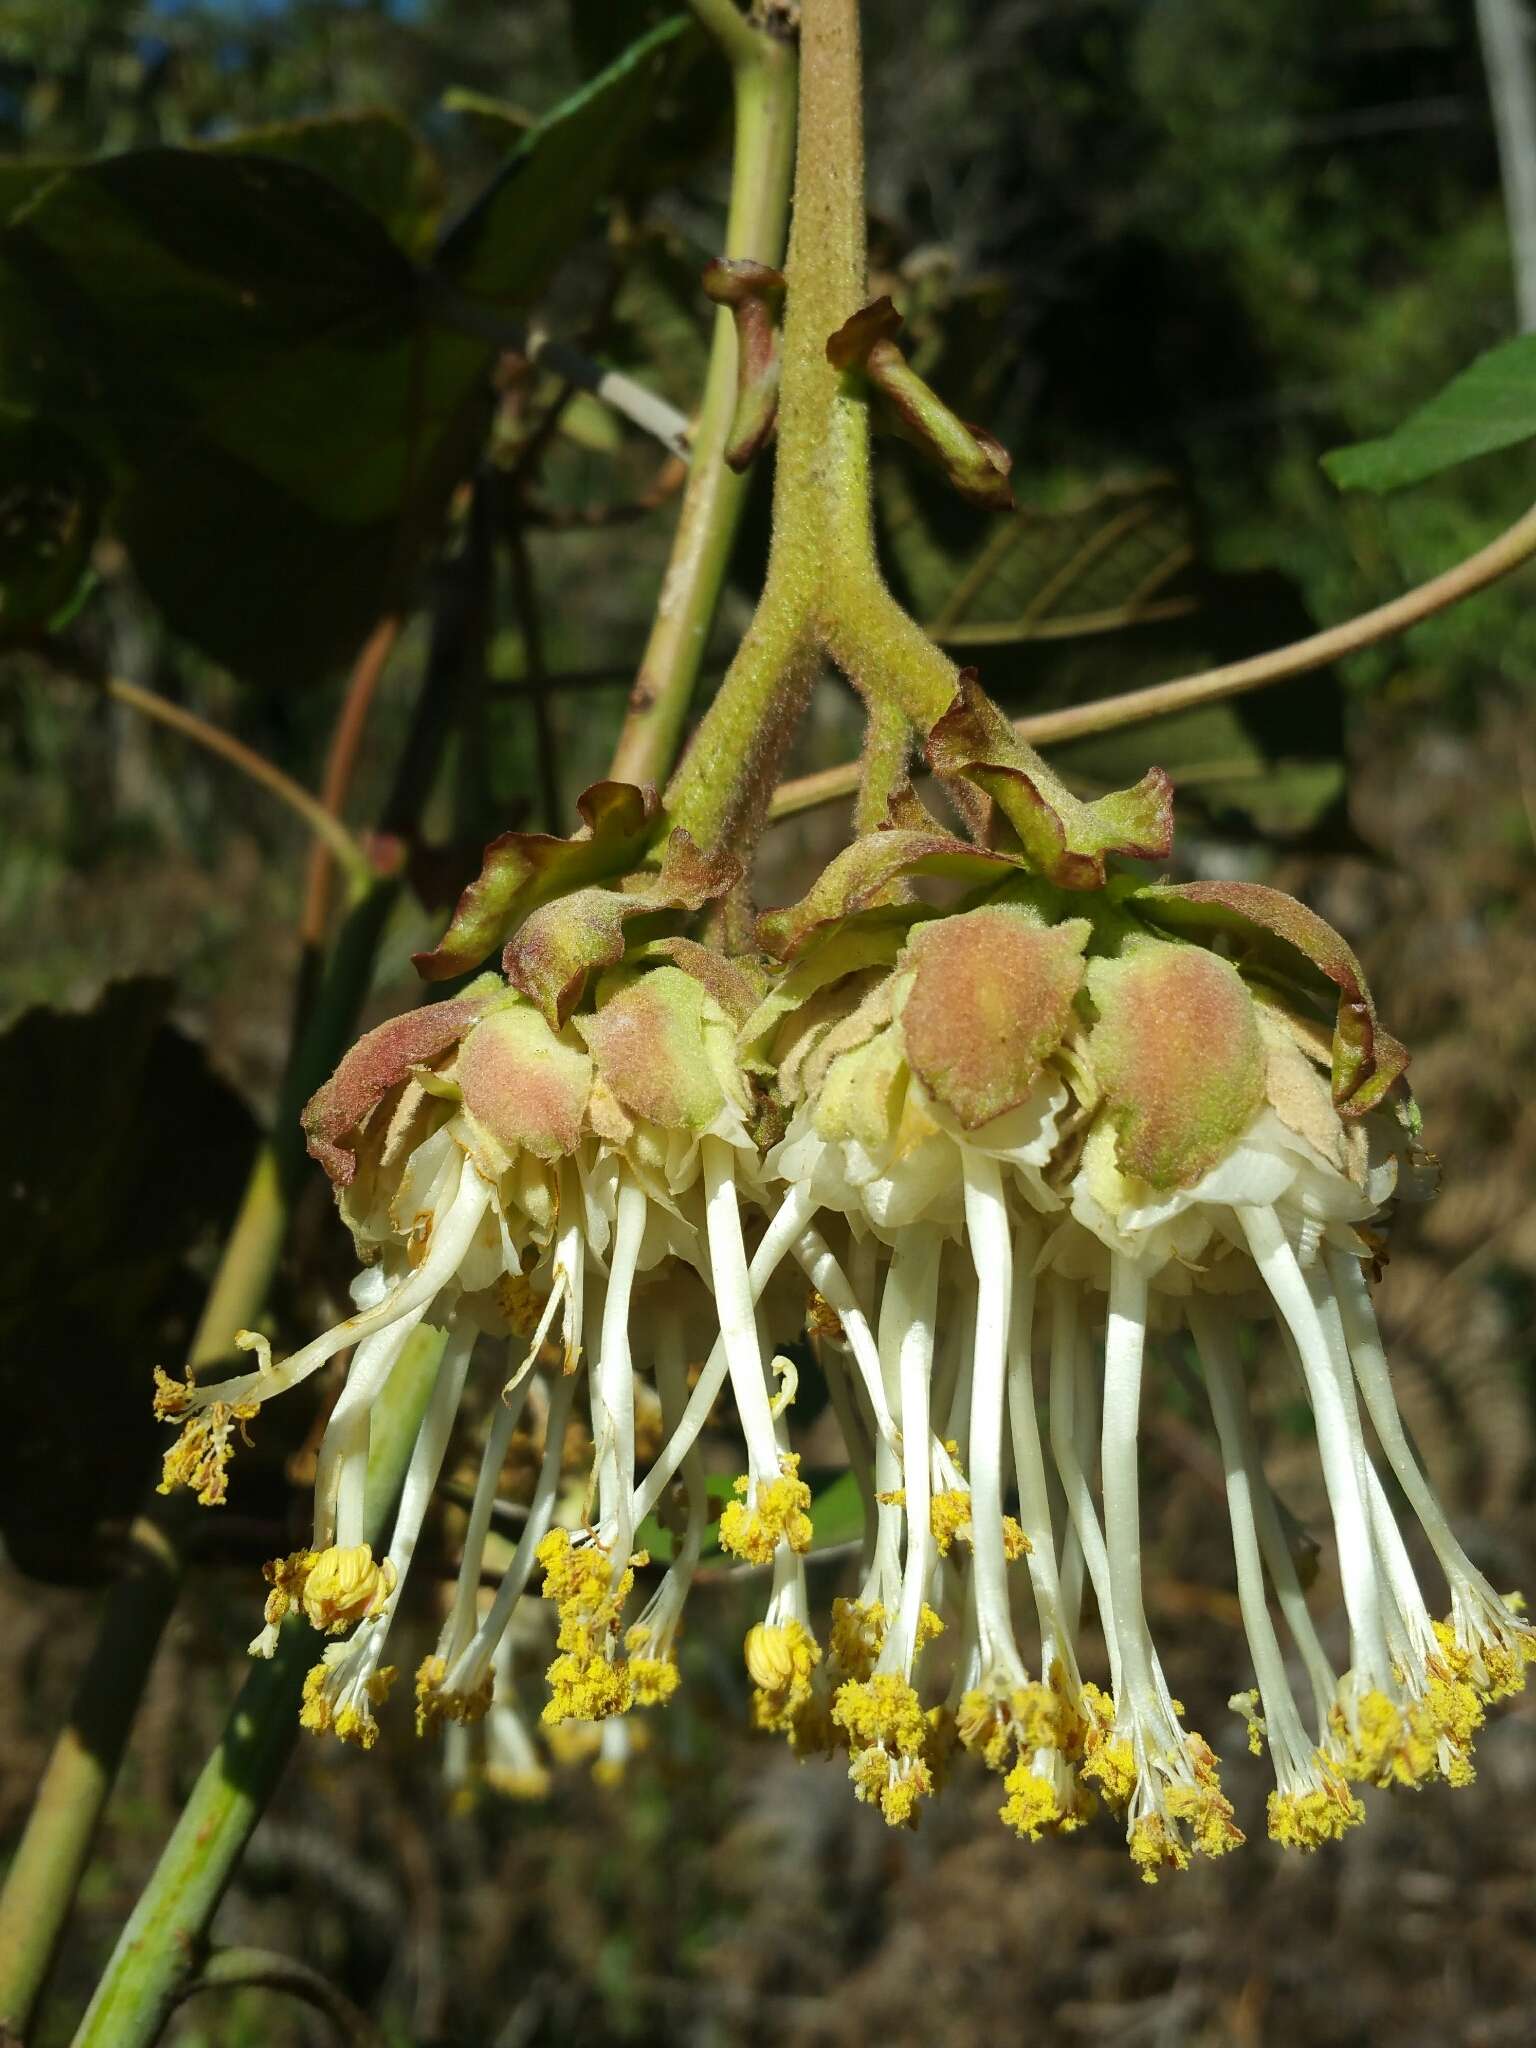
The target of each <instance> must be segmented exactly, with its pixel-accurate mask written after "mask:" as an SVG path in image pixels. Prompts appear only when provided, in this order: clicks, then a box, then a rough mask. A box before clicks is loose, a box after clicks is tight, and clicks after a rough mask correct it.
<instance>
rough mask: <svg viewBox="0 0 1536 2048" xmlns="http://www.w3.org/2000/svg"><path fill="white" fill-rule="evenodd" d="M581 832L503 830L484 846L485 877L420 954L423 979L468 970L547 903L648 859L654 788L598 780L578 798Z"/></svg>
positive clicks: (656, 812)
mask: <svg viewBox="0 0 1536 2048" xmlns="http://www.w3.org/2000/svg"><path fill="white" fill-rule="evenodd" d="M576 808H577V810H578V811H579V812H580V813H581V819H582V829H581V830H580V831H579V832H577V833H576V834H574V835H573V837H571V838H570V839H556V838H554V837H552V836H551V835H550V834H549V833H547V832H504V833H503V834H502V835H501V837H500V838H499V839H493V840H492V841H491V843H490V845H489V846H488V847H487V848H486V849H485V856H484V859H483V861H482V863H481V868H480V872H479V874H478V875H477V876H476V877H475V879H474V881H472V882H471V883H470V885H469V887H468V888H467V889H466V890H465V891H464V893H463V895H462V896H461V897H460V898H459V901H458V907H457V908H456V909H455V911H454V913H453V917H452V920H451V921H450V923H449V926H448V929H447V931H446V932H445V933H444V934H443V937H442V939H441V940H440V941H439V943H438V944H437V945H436V946H435V947H434V948H433V950H432V951H431V952H430V953H418V954H417V955H416V956H415V962H416V971H417V973H418V974H420V975H421V977H422V979H423V980H425V981H448V980H451V979H452V977H453V976H454V975H456V974H466V973H468V971H469V970H470V969H471V968H472V967H478V966H479V965H480V963H481V961H482V960H484V959H485V958H486V957H487V956H488V955H489V954H491V953H493V952H494V951H495V950H496V948H497V947H498V946H499V945H501V944H502V942H503V941H504V940H505V939H506V937H507V935H508V933H509V932H512V931H514V930H515V929H516V928H517V926H518V925H519V924H521V923H522V921H523V920H524V919H525V918H526V917H528V916H529V914H530V913H531V912H532V911H534V910H537V909H538V908H539V907H540V905H541V904H545V903H549V902H551V901H552V900H553V899H555V898H556V897H559V896H566V895H570V894H572V893H573V892H574V891H575V890H577V889H585V888H589V887H591V886H592V885H593V884H594V883H600V882H606V881H611V880H612V879H613V878H614V877H615V876H618V875H623V874H627V873H628V872H629V871H630V870H631V869H632V868H634V867H635V866H636V865H637V864H638V863H639V862H640V861H641V860H643V859H644V857H645V855H646V854H647V852H648V851H649V850H650V848H651V846H652V845H653V844H654V842H655V840H656V837H657V834H658V831H659V829H660V826H661V804H660V799H659V798H658V797H657V795H656V792H655V790H654V789H652V788H650V787H649V786H647V787H646V788H644V789H640V788H637V787H636V786H635V785H634V784H633V783H629V782H594V783H593V785H592V787H591V788H590V789H587V790H584V791H583V792H582V794H581V795H580V796H579V797H578V798H577V799H576Z"/></svg>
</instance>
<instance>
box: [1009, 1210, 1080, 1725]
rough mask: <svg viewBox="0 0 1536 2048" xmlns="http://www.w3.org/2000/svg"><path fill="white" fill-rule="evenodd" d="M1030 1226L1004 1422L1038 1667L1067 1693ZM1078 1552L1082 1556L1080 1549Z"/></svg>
mask: <svg viewBox="0 0 1536 2048" xmlns="http://www.w3.org/2000/svg"><path fill="white" fill-rule="evenodd" d="M1036 1249H1037V1243H1036V1232H1035V1230H1034V1227H1033V1226H1032V1225H1031V1224H1029V1223H1027V1222H1021V1223H1020V1224H1019V1225H1018V1226H1017V1228H1016V1230H1015V1232H1014V1239H1013V1256H1012V1267H1013V1289H1012V1292H1013V1301H1012V1312H1011V1315H1010V1319H1009V1333H1008V1424H1009V1430H1010V1433H1011V1436H1012V1440H1013V1475H1014V1484H1015V1485H1016V1487H1017V1488H1018V1494H1019V1521H1020V1523H1021V1524H1022V1526H1023V1530H1024V1534H1025V1537H1026V1538H1027V1539H1028V1542H1029V1551H1028V1564H1029V1580H1030V1585H1031V1587H1032V1589H1033V1591H1034V1596H1035V1612H1036V1616H1037V1618H1038V1621H1039V1624H1040V1669H1041V1674H1042V1676H1043V1677H1044V1678H1045V1679H1046V1680H1047V1681H1049V1680H1050V1679H1051V1678H1052V1677H1053V1675H1054V1673H1055V1668H1056V1664H1057V1662H1058V1660H1059V1661H1060V1663H1061V1666H1062V1677H1063V1680H1064V1682H1065V1684H1066V1687H1067V1692H1068V1697H1069V1698H1070V1699H1071V1700H1073V1701H1074V1702H1075V1701H1076V1699H1077V1696H1078V1693H1079V1691H1080V1690H1081V1685H1082V1681H1081V1678H1080V1677H1079V1674H1078V1663H1077V1648H1076V1644H1075V1642H1074V1640H1073V1636H1074V1630H1073V1627H1072V1624H1071V1621H1070V1620H1069V1618H1068V1610H1067V1607H1066V1595H1065V1592H1064V1590H1063V1587H1062V1583H1061V1579H1060V1577H1059V1575H1058V1571H1057V1565H1056V1534H1055V1529H1054V1526H1053V1520H1052V1515H1051V1496H1050V1487H1049V1483H1048V1481H1047V1478H1046V1471H1045V1456H1044V1452H1043V1451H1042V1448H1041V1444H1040V1418H1039V1416H1038V1414H1037V1413H1036V1409H1035V1382H1034V1369H1033V1359H1032V1356H1031V1352H1032V1345H1033V1336H1034V1319H1035V1261H1034V1254H1035V1251H1036ZM1077 1555H1078V1557H1079V1558H1081V1555H1082V1552H1081V1549H1079V1550H1078V1552H1077Z"/></svg>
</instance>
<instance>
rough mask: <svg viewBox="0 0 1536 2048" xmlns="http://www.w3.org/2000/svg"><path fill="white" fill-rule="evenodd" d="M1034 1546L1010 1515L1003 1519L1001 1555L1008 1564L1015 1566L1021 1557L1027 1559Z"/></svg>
mask: <svg viewBox="0 0 1536 2048" xmlns="http://www.w3.org/2000/svg"><path fill="white" fill-rule="evenodd" d="M1034 1547H1035V1546H1034V1545H1033V1544H1032V1543H1031V1542H1030V1540H1029V1538H1028V1537H1027V1536H1026V1535H1025V1534H1024V1531H1023V1529H1022V1528H1021V1526H1020V1525H1019V1523H1017V1522H1016V1521H1015V1520H1014V1518H1013V1516H1012V1515H1004V1517H1003V1555H1004V1557H1006V1558H1007V1560H1008V1562H1009V1563H1010V1564H1017V1563H1018V1561H1019V1559H1020V1558H1021V1557H1028V1555H1029V1553H1030V1552H1031V1551H1032V1550H1033V1549H1034Z"/></svg>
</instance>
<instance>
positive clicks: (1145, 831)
mask: <svg viewBox="0 0 1536 2048" xmlns="http://www.w3.org/2000/svg"><path fill="white" fill-rule="evenodd" d="M928 759H929V761H930V762H931V764H932V766H933V769H934V772H935V773H936V774H938V775H942V776H945V777H959V778H963V779H965V780H966V781H969V782H972V783H974V784H975V785H976V786H977V788H979V789H982V790H984V791H985V792H986V794H987V795H988V796H989V797H991V799H992V801H993V802H994V803H995V804H996V805H997V808H998V810H999V811H1000V812H1001V813H1002V815H1003V817H1004V818H1005V819H1006V820H1007V822H1008V824H1009V825H1010V826H1011V827H1012V828H1013V832H1014V834H1015V835H1016V837H1017V840H1018V846H1019V851H1020V853H1021V855H1022V858H1023V861H1024V864H1025V865H1026V866H1027V867H1028V868H1029V869H1030V871H1031V872H1032V873H1034V874H1037V875H1040V876H1042V877H1044V879H1045V880H1047V881H1049V882H1054V883H1055V884H1056V885H1057V887H1058V888H1062V889H1099V888H1102V887H1103V885H1104V878H1105V862H1106V860H1107V859H1108V858H1109V856H1110V855H1111V854H1121V855H1124V856H1126V857H1128V858H1130V859H1133V860H1162V859H1163V858H1165V856H1166V855H1167V854H1168V852H1169V850H1170V848H1171V847H1172V845H1173V784H1172V783H1171V782H1170V781H1169V779H1168V777H1167V776H1166V775H1165V774H1164V773H1163V771H1162V769H1161V768H1150V769H1148V771H1147V773H1146V774H1145V775H1144V776H1143V777H1142V779H1141V781H1140V782H1138V783H1137V784H1136V786H1135V788H1134V789H1122V790H1116V791H1114V792H1113V793H1112V794H1110V795H1109V796H1103V797H1099V798H1097V799H1096V800H1095V801H1094V802H1093V803H1084V802H1083V801H1082V800H1081V799H1080V798H1079V797H1075V796H1074V795H1073V794H1072V792H1071V791H1070V790H1069V789H1068V788H1067V786H1066V784H1065V783H1064V782H1062V781H1061V780H1060V779H1059V778H1058V777H1057V776H1056V775H1054V774H1053V773H1052V772H1051V770H1050V769H1049V768H1048V767H1047V766H1046V764H1045V763H1044V761H1042V760H1041V759H1040V756H1039V755H1038V754H1037V753H1035V751H1034V749H1033V748H1031V747H1028V746H1026V745H1025V744H1024V742H1023V741H1022V740H1021V739H1020V738H1019V736H1018V734H1017V733H1016V732H1015V731H1014V729H1013V727H1012V726H1011V725H1010V724H1009V723H1008V721H1007V719H1006V718H1004V716H1003V714H1002V713H1001V712H1000V711H999V710H998V709H997V707H996V705H994V704H993V703H992V701H991V699H990V698H989V697H988V696H987V695H986V694H985V692H984V691H983V690H981V689H980V688H979V687H978V685H977V682H976V677H975V672H974V670H971V669H966V670H964V671H962V673H961V676H960V685H959V688H958V689H957V690H956V692H955V696H954V701H953V702H952V703H951V705H950V707H949V709H948V710H947V711H946V712H945V713H944V715H943V717H942V718H940V719H939V721H938V723H937V724H936V725H935V726H934V728H933V730H932V731H931V732H930V733H929V735H928Z"/></svg>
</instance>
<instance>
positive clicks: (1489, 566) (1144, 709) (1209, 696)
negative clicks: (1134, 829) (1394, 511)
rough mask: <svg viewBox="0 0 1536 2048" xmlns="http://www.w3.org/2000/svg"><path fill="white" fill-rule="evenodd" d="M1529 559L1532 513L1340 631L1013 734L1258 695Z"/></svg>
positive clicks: (803, 794) (791, 811) (1041, 715)
mask: <svg viewBox="0 0 1536 2048" xmlns="http://www.w3.org/2000/svg"><path fill="white" fill-rule="evenodd" d="M1533 556H1536V506H1533V507H1532V508H1531V510H1530V511H1529V512H1527V513H1525V514H1524V515H1523V516H1522V517H1521V518H1519V519H1517V520H1516V521H1515V523H1514V525H1513V526H1511V527H1509V528H1507V529H1506V530H1505V532H1503V533H1501V534H1500V535H1499V537H1498V538H1497V540H1493V541H1490V542H1489V544H1488V546H1487V547H1485V548H1480V549H1479V550H1478V552H1477V553H1476V554H1475V555H1468V557H1467V558H1466V560H1465V561H1463V562H1458V563H1457V564H1456V566H1455V567H1454V568H1452V569H1447V570H1445V571H1444V572H1443V573H1442V574H1441V575H1439V576H1432V577H1431V578H1430V580H1429V581H1428V582H1427V583H1421V584H1419V585H1418V586H1417V587H1416V588H1415V589H1413V590H1409V591H1405V592H1404V594H1403V595H1402V596H1401V597H1395V598H1393V599H1392V600H1391V601H1390V603H1388V604H1383V605H1377V606H1376V607H1375V609H1374V610H1372V611H1368V612H1361V613H1360V614H1359V616H1358V617H1356V618H1353V619H1346V620H1345V621H1344V623H1343V624H1342V625H1339V626H1330V627H1328V628H1327V629H1326V630H1325V631H1324V632H1321V633H1312V634H1310V635H1309V636H1308V637H1307V638H1306V639H1305V640H1296V641H1293V642H1292V643H1291V645H1290V646H1288V647H1277V648H1275V649H1273V650H1272V651H1271V652H1270V653H1268V654H1256V655H1251V656H1250V657H1249V658H1248V659H1247V660H1244V661H1232V662H1227V663H1225V664H1224V665H1223V666H1222V667H1221V668H1213V669H1206V670H1204V671H1203V672H1202V673H1201V674H1199V675H1192V676H1178V677H1176V678H1175V679H1174V680H1173V681H1171V682H1167V683H1153V684H1151V685H1150V686H1149V687H1148V688H1146V689H1144V690H1127V691H1125V692H1123V693H1122V694H1121V695H1120V696H1117V697H1103V698H1100V699H1099V700H1098V701H1097V702H1096V703H1092V704H1070V705H1067V706H1065V707H1064V708H1063V709H1062V710H1060V711H1042V712H1037V713H1036V714H1035V715H1034V716H1033V717H1030V718H1019V719H1015V721H1014V730H1015V731H1016V732H1017V733H1018V735H1019V737H1020V738H1021V739H1024V740H1027V741H1028V742H1029V743H1030V744H1031V745H1032V746H1049V745H1051V744H1052V743H1053V742H1059V741H1062V740H1072V739H1084V738H1086V737H1087V736H1088V735H1090V734H1092V733H1100V732H1112V731H1115V730H1117V729H1118V728H1119V727H1120V726H1122V725H1134V724H1137V723H1139V722H1140V721H1141V720H1142V719H1146V718H1157V717H1160V716H1162V715H1163V714H1164V713H1165V712H1170V711H1188V710H1191V709H1193V708H1194V707H1196V706H1198V705H1202V704H1215V703H1218V702H1219V701H1220V700H1221V699H1222V698H1224V697H1236V696H1240V695H1241V694H1242V693H1243V692H1244V691H1246V690H1257V689H1262V688H1264V687H1266V686H1267V685H1268V684H1270V683H1279V682H1284V681H1286V680H1288V679H1289V678H1290V677H1291V676H1299V675H1305V674H1306V673H1307V672H1308V670H1310V669H1315V668H1323V667H1326V665H1327V664H1328V663H1329V662H1331V661H1339V660H1342V659H1343V657H1344V656H1345V655H1349V654H1357V653H1358V652H1359V651H1360V650H1361V649H1362V648H1365V647H1374V646H1375V645H1376V643H1377V642H1378V641H1381V640H1388V639H1390V638H1391V637H1392V635H1393V634H1394V633H1402V632H1406V631H1407V629H1408V628H1409V627H1410V626H1416V625H1418V624H1419V623H1420V622H1421V621H1422V620H1424V619H1428V618H1432V617H1433V616H1434V615H1435V613H1436V612H1443V611H1446V610H1448V609H1449V608H1450V607H1451V606H1452V605H1455V604H1460V603H1462V602H1463V601H1464V600H1465V599H1466V598H1469V597H1472V596H1474V595H1475V594H1476V592H1478V591H1479V590H1485V589H1486V588H1487V587H1488V585H1489V584H1490V583H1496V582H1497V581H1498V580H1499V578H1500V577H1501V576H1507V575H1508V574H1509V573H1510V571H1511V570H1512V569H1518V568H1519V567H1520V566H1521V565H1522V563H1525V562H1528V561H1530V560H1531V558H1532V557H1533ZM858 784H859V764H858V762H857V761H850V762H847V763H841V764H839V765H838V766H837V767H836V768H823V769H821V770H820V771H819V772H818V773H817V774H815V775H802V776H798V777H796V778H795V780H794V781H792V782H785V783H781V784H780V785H779V787H778V789H777V790H776V791H775V792H774V797H773V802H772V804H771V806H770V808H769V812H768V815H769V818H770V820H777V819H780V818H789V817H794V816H795V815H796V814H797V813H799V812H801V811H809V810H814V809H816V808H817V806H818V805H821V804H830V803H836V802H838V801H839V799H841V798H843V797H847V796H851V795H852V794H853V793H854V791H855V790H856V789H857V788H858Z"/></svg>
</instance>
